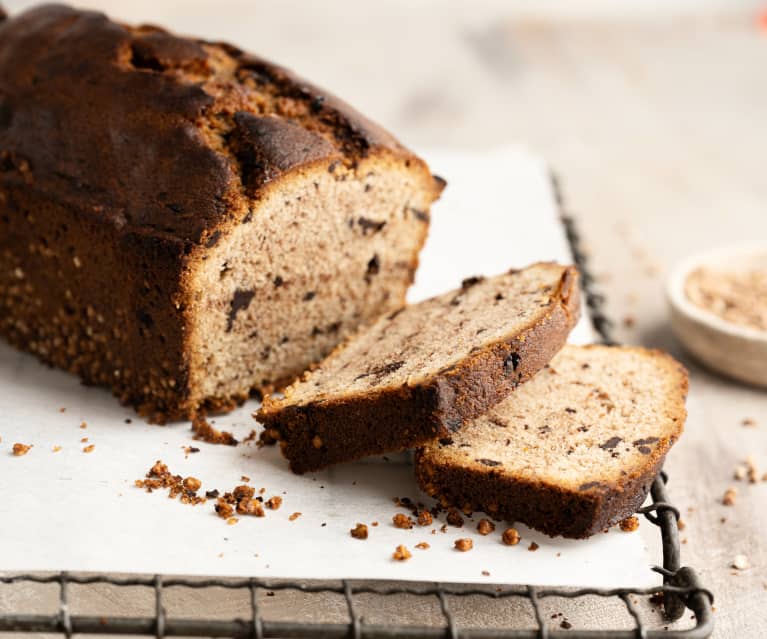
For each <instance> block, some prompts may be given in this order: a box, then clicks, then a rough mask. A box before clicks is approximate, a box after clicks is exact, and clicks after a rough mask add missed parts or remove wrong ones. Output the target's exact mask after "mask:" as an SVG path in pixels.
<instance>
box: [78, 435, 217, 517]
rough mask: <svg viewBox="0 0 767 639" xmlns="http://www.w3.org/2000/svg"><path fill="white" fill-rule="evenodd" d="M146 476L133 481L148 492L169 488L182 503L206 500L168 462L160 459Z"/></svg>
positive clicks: (170, 496) (198, 502)
mask: <svg viewBox="0 0 767 639" xmlns="http://www.w3.org/2000/svg"><path fill="white" fill-rule="evenodd" d="M92 447H93V444H91V445H90V446H86V447H85V448H84V449H83V451H84V452H90V451H89V450H87V449H88V448H91V450H92ZM145 477H146V479H137V480H136V481H135V482H133V483H134V485H135V486H136V487H137V488H143V489H144V490H146V492H148V493H151V492H152V491H154V490H156V489H159V488H167V489H168V497H169V498H170V499H175V498H176V497H178V496H179V495H180V501H181V503H182V504H191V505H192V506H196V505H197V504H202V503H205V501H206V500H205V498H204V497H200V496H199V495H198V494H197V491H196V490H191V489H190V488H188V487H187V486H185V485H184V480H183V479H182V478H181V475H174V474H172V473H171V472H170V470H168V466H167V464H164V463H163V462H162V461H161V460H159V459H158V460H157V461H156V462H155V463H154V465H153V466H152V467H151V468H150V469H149V470H148V471H147V473H146V476H145ZM192 479H194V478H192ZM198 481H199V480H198Z"/></svg>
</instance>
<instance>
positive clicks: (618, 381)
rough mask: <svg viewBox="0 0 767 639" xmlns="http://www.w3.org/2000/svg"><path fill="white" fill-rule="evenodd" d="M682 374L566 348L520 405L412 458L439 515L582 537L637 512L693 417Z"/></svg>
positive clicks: (660, 363)
mask: <svg viewBox="0 0 767 639" xmlns="http://www.w3.org/2000/svg"><path fill="white" fill-rule="evenodd" d="M686 395H687V373H686V371H685V370H684V368H682V366H681V365H680V364H678V363H677V362H676V361H674V360H673V359H672V358H671V357H669V356H668V355H666V354H665V353H661V352H659V351H649V350H645V349H642V348H630V347H609V346H585V347H584V346H565V348H564V349H562V351H561V352H560V353H559V354H557V356H556V357H554V359H553V360H552V361H551V363H550V364H549V365H548V366H546V367H545V368H544V369H543V370H542V371H541V372H539V373H538V374H537V375H536V376H535V377H534V378H533V379H532V380H530V381H529V382H527V383H526V384H524V385H523V386H521V387H520V388H519V389H518V390H517V391H516V392H515V393H513V395H511V396H510V397H509V398H508V399H506V400H505V401H503V402H501V403H499V404H498V405H496V406H495V407H494V408H492V409H491V410H490V411H488V412H487V414H485V415H483V416H481V417H479V418H477V419H475V420H473V421H472V422H469V423H467V424H465V425H464V426H463V428H461V429H460V430H459V431H457V432H454V433H451V434H450V436H449V437H444V438H442V439H440V440H439V441H434V442H431V443H429V444H428V445H426V446H424V447H423V448H422V449H421V450H420V451H418V452H417V453H416V477H417V479H418V483H419V485H420V486H421V488H423V490H424V491H425V492H427V493H428V494H430V495H431V496H433V497H436V498H438V499H439V500H440V501H441V502H442V504H443V505H444V506H452V507H456V508H460V509H462V510H463V511H464V512H466V513H467V514H470V513H472V512H473V511H484V512H486V513H488V514H490V515H491V516H493V517H496V518H498V519H505V520H507V521H510V522H520V523H523V524H526V525H527V526H530V527H532V528H536V529H537V530H540V531H542V532H544V533H546V534H547V535H551V536H556V535H562V536H564V537H573V538H583V537H588V536H590V535H593V534H595V533H597V532H600V531H601V530H604V529H605V528H607V527H609V526H611V525H613V524H615V523H617V522H618V521H620V520H622V519H624V518H626V517H628V516H630V515H632V514H633V513H634V512H636V510H637V508H639V506H641V505H642V502H643V501H644V500H645V497H646V495H647V492H648V491H649V489H650V486H651V485H652V482H653V480H654V478H655V476H656V474H657V473H658V471H659V470H660V468H661V465H662V464H663V460H664V458H665V456H666V453H667V452H668V450H669V449H670V448H671V446H672V444H673V443H674V442H675V441H676V440H677V439H678V438H679V436H680V435H681V433H682V430H683V428H684V421H685V418H686V411H685V398H686Z"/></svg>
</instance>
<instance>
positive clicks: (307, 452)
mask: <svg viewBox="0 0 767 639" xmlns="http://www.w3.org/2000/svg"><path fill="white" fill-rule="evenodd" d="M553 297H554V299H555V301H554V303H553V305H552V309H551V312H550V313H548V314H547V315H546V317H545V318H544V319H543V320H542V321H539V322H537V323H536V324H535V325H533V326H531V327H530V328H529V329H528V330H526V331H524V332H522V333H520V334H516V335H514V336H511V337H509V339H507V340H503V341H499V342H496V343H494V344H490V345H488V346H485V347H484V348H482V349H480V350H478V351H477V352H476V353H474V354H473V355H471V356H469V357H467V358H466V359H465V360H463V361H461V362H460V363H459V364H457V365H455V366H453V367H451V368H449V369H446V370H443V371H440V372H439V373H437V374H435V375H434V376H433V377H432V378H430V379H428V380H427V381H425V382H423V383H421V384H418V385H414V386H409V387H400V388H393V389H392V388H388V389H382V390H380V391H378V392H374V393H366V394H364V395H358V396H354V397H350V398H344V399H340V400H335V401H326V402H322V403H320V404H307V405H300V406H287V407H284V408H282V407H277V408H275V407H274V405H272V404H270V403H269V402H268V401H267V402H265V404H264V406H263V407H262V408H261V410H260V411H259V412H258V414H257V416H256V418H257V419H258V420H259V421H260V422H261V423H262V424H264V426H265V427H266V428H267V429H269V432H270V434H271V435H272V436H273V437H275V438H277V439H279V440H280V446H281V448H282V452H283V454H284V455H285V457H286V458H287V459H288V460H289V462H290V468H291V470H293V472H296V473H305V472H309V471H314V470H319V469H321V468H324V467H326V466H329V465H332V464H336V463H339V462H345V461H352V460H355V459H360V458H362V457H367V456H370V455H378V454H382V453H387V452H396V451H401V450H407V449H410V448H415V447H417V446H420V445H423V444H425V443H426V442H428V441H431V440H433V439H435V438H438V437H445V436H447V435H448V434H449V433H450V431H451V430H455V429H457V428H459V427H460V425H461V423H462V422H463V421H464V420H468V419H473V418H474V417H477V416H479V415H481V414H483V413H485V412H486V411H487V410H488V409H489V408H490V407H492V406H494V405H495V404H497V403H498V402H499V401H501V400H502V399H503V398H504V397H506V396H507V395H508V394H509V393H510V392H511V391H512V390H513V389H514V388H516V387H517V386H518V385H519V384H520V383H522V382H524V381H526V380H527V379H529V378H530V377H532V376H533V375H534V374H535V373H536V372H538V371H539V370H540V369H541V368H543V367H544V366H545V365H546V364H547V363H548V362H549V361H550V360H551V358H552V357H553V356H554V355H555V354H556V353H557V352H558V351H559V350H560V349H561V348H562V346H564V344H565V342H566V341H567V336H568V335H569V333H570V331H571V330H572V328H573V327H574V326H575V324H576V322H577V320H578V316H579V312H580V293H579V288H578V274H577V271H576V269H575V268H573V267H567V268H566V269H565V270H564V273H563V275H562V279H561V281H560V284H559V288H558V290H557V291H556V292H555V293H554V294H553Z"/></svg>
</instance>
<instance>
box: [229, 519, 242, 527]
mask: <svg viewBox="0 0 767 639" xmlns="http://www.w3.org/2000/svg"><path fill="white" fill-rule="evenodd" d="M238 521H240V520H239V519H237V517H229V519H227V520H226V523H227V524H229V525H230V526H234V525H235V524H236V523H237V522H238Z"/></svg>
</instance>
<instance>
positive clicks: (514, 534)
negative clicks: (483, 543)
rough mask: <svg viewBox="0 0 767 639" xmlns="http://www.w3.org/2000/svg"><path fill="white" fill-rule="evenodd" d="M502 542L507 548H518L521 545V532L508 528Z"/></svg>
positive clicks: (504, 532)
mask: <svg viewBox="0 0 767 639" xmlns="http://www.w3.org/2000/svg"><path fill="white" fill-rule="evenodd" d="M501 540H502V541H503V543H504V544H506V545H507V546H516V545H517V544H518V543H519V540H520V536H519V531H518V530H517V529H516V528H507V529H506V530H504V531H503V535H502V536H501Z"/></svg>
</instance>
